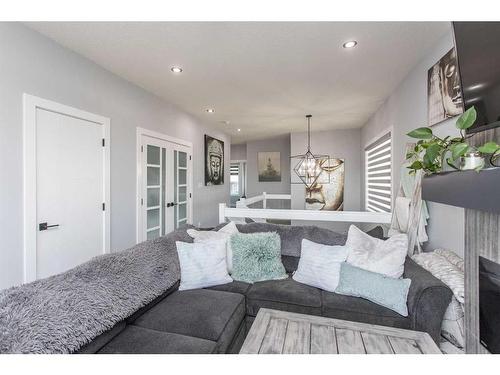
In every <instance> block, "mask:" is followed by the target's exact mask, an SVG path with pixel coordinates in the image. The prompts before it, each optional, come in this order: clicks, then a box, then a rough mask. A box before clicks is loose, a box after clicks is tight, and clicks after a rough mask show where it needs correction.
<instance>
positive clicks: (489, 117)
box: [453, 22, 500, 133]
mask: <svg viewBox="0 0 500 375" xmlns="http://www.w3.org/2000/svg"><path fill="white" fill-rule="evenodd" d="M453 31H454V36H455V47H456V50H457V58H458V70H459V73H460V80H461V86H462V96H463V102H464V107H465V109H469V108H470V107H472V106H474V107H475V108H476V110H477V120H476V124H475V125H474V126H472V127H471V128H470V129H469V130H468V133H475V132H480V131H483V130H487V129H492V128H496V127H500V48H499V47H500V22H453Z"/></svg>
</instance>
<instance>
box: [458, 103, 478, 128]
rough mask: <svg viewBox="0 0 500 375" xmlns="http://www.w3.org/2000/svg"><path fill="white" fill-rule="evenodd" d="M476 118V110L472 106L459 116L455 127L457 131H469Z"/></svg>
mask: <svg viewBox="0 0 500 375" xmlns="http://www.w3.org/2000/svg"><path fill="white" fill-rule="evenodd" d="M476 117H477V113H476V109H475V108H474V106H472V107H470V108H469V109H468V110H467V111H465V112H464V113H462V114H461V115H460V117H459V118H458V120H457V122H456V124H455V125H456V127H457V128H458V129H462V130H465V129H469V128H470V127H471V126H472V125H474V122H475V121H476Z"/></svg>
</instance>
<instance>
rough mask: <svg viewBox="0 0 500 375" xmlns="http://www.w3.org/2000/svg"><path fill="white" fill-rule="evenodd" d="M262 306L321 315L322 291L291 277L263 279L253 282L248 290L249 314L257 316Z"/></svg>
mask: <svg viewBox="0 0 500 375" xmlns="http://www.w3.org/2000/svg"><path fill="white" fill-rule="evenodd" d="M262 307H264V308H269V309H276V310H284V311H292V312H297V313H303V314H312V315H319V314H321V293H320V290H319V289H317V288H313V287H310V286H307V285H305V284H301V283H298V282H297V281H295V280H293V279H291V278H287V279H285V280H270V281H261V282H258V283H255V284H253V285H252V286H251V287H250V290H249V291H248V292H247V314H248V315H250V316H256V315H257V312H258V311H259V309H260V308H262Z"/></svg>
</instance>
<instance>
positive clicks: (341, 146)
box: [290, 129, 362, 232]
mask: <svg viewBox="0 0 500 375" xmlns="http://www.w3.org/2000/svg"><path fill="white" fill-rule="evenodd" d="M290 143H291V153H292V155H297V154H303V153H305V151H306V146H307V133H306V132H302V133H292V134H291V138H290ZM360 147H361V129H345V130H330V131H321V132H312V133H311V151H312V152H313V153H314V154H327V155H330V157H334V158H339V159H344V163H345V165H344V167H345V185H344V210H345V211H359V210H360V208H361V191H362V190H361V174H362V173H361V171H362V169H361V154H360V152H359V150H360ZM292 182H299V179H298V177H297V176H296V175H295V174H294V173H293V172H292ZM291 190H292V191H291V194H292V209H297V210H303V209H304V208H305V186H304V185H303V184H295V183H294V184H292V188H291ZM298 223H299V222H297V224H298ZM316 224H318V225H321V226H324V227H327V228H331V229H334V230H337V231H340V232H345V231H346V230H347V229H348V227H349V223H316Z"/></svg>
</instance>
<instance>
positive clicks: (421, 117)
mask: <svg viewBox="0 0 500 375" xmlns="http://www.w3.org/2000/svg"><path fill="white" fill-rule="evenodd" d="M452 47H453V34H452V29H451V24H450V30H449V33H448V34H446V35H445V36H444V37H443V38H442V39H441V40H440V41H439V42H438V43H437V44H436V45H435V46H434V47H433V48H432V50H430V51H429V53H428V55H427V56H426V57H425V58H424V59H423V60H422V61H421V62H420V63H419V64H418V65H417V66H416V67H415V68H414V69H413V70H412V71H411V72H410V74H409V75H408V76H407V77H406V78H405V79H404V80H403V82H401V84H400V85H399V86H398V87H397V88H396V89H395V90H394V92H393V93H392V94H391V95H390V97H389V98H388V99H387V100H386V102H385V103H384V104H383V105H382V106H381V107H380V109H379V110H378V111H377V112H376V113H375V115H374V116H373V117H372V118H371V119H370V120H369V121H368V122H367V123H366V124H365V125H364V127H363V128H362V131H361V138H362V144H361V146H362V147H361V155H362V158H361V161H362V163H363V164H364V157H363V155H364V148H365V147H366V146H367V145H368V144H369V143H370V142H371V141H373V140H374V139H375V138H376V137H378V136H380V135H382V132H383V131H384V130H385V129H387V128H388V127H392V128H393V149H394V151H393V155H394V160H393V176H394V177H393V190H394V191H397V189H398V188H399V177H400V174H401V173H400V172H401V164H402V163H403V160H404V153H405V145H406V143H407V142H411V141H412V139H411V138H410V137H408V136H407V135H406V133H408V132H409V131H411V130H412V129H414V128H417V127H421V126H427V71H428V69H429V68H430V67H431V66H432V65H434V64H435V63H436V62H437V61H438V60H439V59H440V58H441V57H442V56H444V55H445V54H446V53H447V52H448V51H449V50H450V49H451V48H452ZM455 120H456V119H450V120H447V121H444V122H442V123H440V124H437V125H435V126H434V127H433V131H434V132H435V133H436V134H438V135H442V134H455V132H457V130H456V128H455ZM363 169H364V165H363ZM362 179H363V180H364V174H362ZM452 188H453V187H450V189H451V190H450V194H452V193H453V192H452ZM363 190H364V181H363ZM362 200H363V201H364V195H363V196H362ZM363 207H364V202H363ZM429 213H430V221H429V226H428V227H427V228H428V235H429V241H428V242H427V243H426V244H425V249H426V250H429V251H431V250H434V249H436V248H445V249H449V250H452V251H454V252H456V253H457V254H459V255H461V256H463V252H464V209H462V208H457V207H450V206H444V205H441V204H436V203H429Z"/></svg>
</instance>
